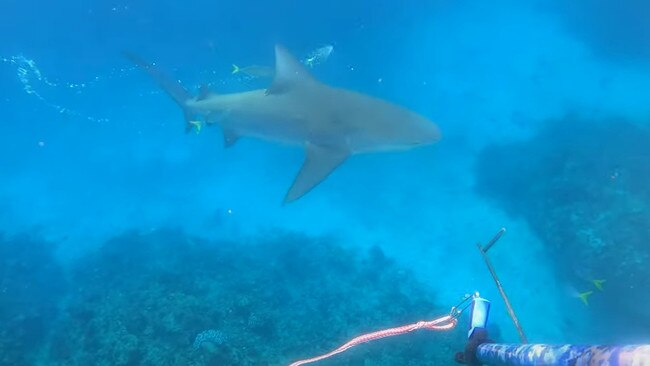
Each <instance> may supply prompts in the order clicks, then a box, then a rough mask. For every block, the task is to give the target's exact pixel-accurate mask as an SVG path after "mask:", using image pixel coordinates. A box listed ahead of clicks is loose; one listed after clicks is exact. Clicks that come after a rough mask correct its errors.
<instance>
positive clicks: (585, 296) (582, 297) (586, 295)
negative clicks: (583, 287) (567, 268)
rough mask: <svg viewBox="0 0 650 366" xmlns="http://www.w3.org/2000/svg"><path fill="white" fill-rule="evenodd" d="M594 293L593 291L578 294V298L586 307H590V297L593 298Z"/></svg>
mask: <svg viewBox="0 0 650 366" xmlns="http://www.w3.org/2000/svg"><path fill="white" fill-rule="evenodd" d="M593 293H594V292H593V291H585V292H581V293H579V294H578V297H579V298H580V300H582V302H583V303H584V304H585V306H589V300H588V299H589V296H591V295H592V294H593Z"/></svg>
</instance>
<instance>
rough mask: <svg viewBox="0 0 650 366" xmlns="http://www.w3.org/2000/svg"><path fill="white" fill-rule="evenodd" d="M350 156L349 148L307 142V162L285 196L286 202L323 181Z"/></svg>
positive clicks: (298, 196)
mask: <svg viewBox="0 0 650 366" xmlns="http://www.w3.org/2000/svg"><path fill="white" fill-rule="evenodd" d="M348 156H350V152H349V151H348V150H347V149H342V148H337V147H331V146H318V145H314V144H311V143H308V144H307V151H306V156H305V162H304V163H303V165H302V168H300V172H298V175H297V176H296V179H295V180H294V181H293V185H291V188H290V189H289V192H287V195H286V197H285V198H284V203H288V202H291V201H295V200H297V199H298V198H300V197H302V196H303V195H305V194H306V193H307V192H309V191H310V190H311V189H312V188H314V187H315V186H317V185H318V183H320V182H322V181H323V180H324V179H325V178H327V176H328V175H329V174H330V173H331V172H332V171H334V169H336V167H338V166H339V165H341V163H343V162H344V161H345V159H347V157H348Z"/></svg>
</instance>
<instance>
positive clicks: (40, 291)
mask: <svg viewBox="0 0 650 366" xmlns="http://www.w3.org/2000/svg"><path fill="white" fill-rule="evenodd" d="M54 249H55V247H54V245H53V244H51V243H48V242H44V241H39V240H35V239H33V238H30V237H28V236H17V237H13V238H4V237H2V235H0V365H31V364H33V362H34V360H33V356H34V354H35V352H36V351H37V350H38V349H39V348H40V346H41V344H42V342H43V341H44V339H45V337H46V335H47V333H48V330H49V329H50V326H51V324H52V322H53V320H54V319H55V318H56V315H57V306H58V303H59V301H60V300H61V298H62V296H63V294H64V292H65V280H64V274H63V271H62V270H61V268H60V267H59V264H58V263H57V262H56V261H55V259H54V256H53V251H54Z"/></svg>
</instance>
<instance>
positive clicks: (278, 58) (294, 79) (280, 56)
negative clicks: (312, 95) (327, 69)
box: [266, 45, 316, 94]
mask: <svg viewBox="0 0 650 366" xmlns="http://www.w3.org/2000/svg"><path fill="white" fill-rule="evenodd" d="M315 82H316V79H314V78H313V77H312V76H311V74H310V73H309V71H307V69H306V68H305V66H304V65H303V64H301V63H300V61H298V59H296V58H295V57H293V56H292V55H291V54H290V53H289V51H287V49H286V48H284V47H283V46H280V45H276V46H275V77H274V79H273V83H272V84H271V86H270V87H269V88H268V89H267V90H266V94H282V93H285V92H287V91H289V90H292V89H293V88H295V87H299V86H300V85H303V84H307V83H315Z"/></svg>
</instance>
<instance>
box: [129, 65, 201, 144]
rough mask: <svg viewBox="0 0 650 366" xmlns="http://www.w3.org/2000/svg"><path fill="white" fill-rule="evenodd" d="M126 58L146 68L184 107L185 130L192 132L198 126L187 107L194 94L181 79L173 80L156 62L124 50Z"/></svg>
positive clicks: (143, 68)
mask: <svg viewBox="0 0 650 366" xmlns="http://www.w3.org/2000/svg"><path fill="white" fill-rule="evenodd" d="M124 55H125V56H126V58H128V59H129V60H131V62H133V63H134V64H135V65H136V66H138V67H140V68H141V69H142V70H144V71H145V72H146V73H147V74H149V76H151V78H153V79H154V81H155V82H156V83H158V85H159V86H160V87H161V88H162V89H163V90H164V91H165V92H166V93H167V94H168V95H169V96H170V97H172V99H174V101H175V102H176V103H178V105H179V106H180V107H181V108H182V109H183V115H184V117H185V131H186V132H190V131H191V130H192V129H193V128H195V126H196V121H193V120H192V117H193V114H192V112H191V111H190V110H189V109H188V108H187V101H188V100H191V99H193V97H192V95H191V94H190V93H189V92H188V91H187V89H185V87H183V85H182V84H181V83H180V81H177V80H172V79H170V78H168V77H167V76H166V75H165V74H163V73H162V72H161V71H160V70H159V69H158V68H157V67H156V66H155V65H154V64H151V63H149V62H147V61H145V60H143V59H142V58H141V57H140V56H138V55H136V54H133V53H129V52H124Z"/></svg>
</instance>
